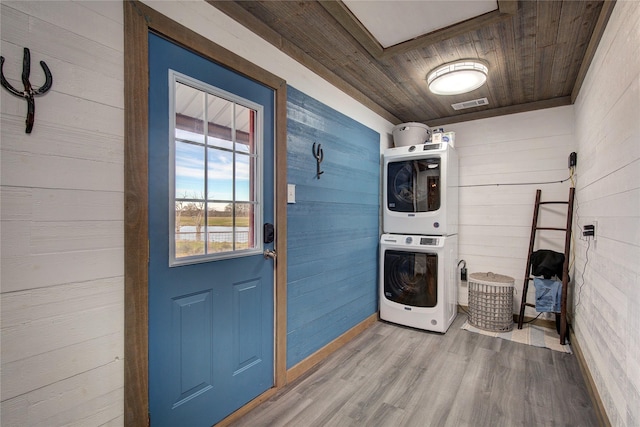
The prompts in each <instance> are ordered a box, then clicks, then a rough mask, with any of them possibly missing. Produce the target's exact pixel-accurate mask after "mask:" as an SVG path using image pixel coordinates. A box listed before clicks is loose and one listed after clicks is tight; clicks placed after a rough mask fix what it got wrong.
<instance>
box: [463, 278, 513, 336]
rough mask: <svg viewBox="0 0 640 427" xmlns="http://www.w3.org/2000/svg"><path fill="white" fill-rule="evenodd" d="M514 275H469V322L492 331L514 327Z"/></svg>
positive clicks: (503, 330)
mask: <svg viewBox="0 0 640 427" xmlns="http://www.w3.org/2000/svg"><path fill="white" fill-rule="evenodd" d="M513 283H514V280H513V277H509V276H503V275H501V274H494V273H472V274H470V275H469V281H468V284H469V323H470V324H471V325H473V326H475V327H476V328H480V329H484V330H487V331H492V332H508V331H510V330H512V329H513Z"/></svg>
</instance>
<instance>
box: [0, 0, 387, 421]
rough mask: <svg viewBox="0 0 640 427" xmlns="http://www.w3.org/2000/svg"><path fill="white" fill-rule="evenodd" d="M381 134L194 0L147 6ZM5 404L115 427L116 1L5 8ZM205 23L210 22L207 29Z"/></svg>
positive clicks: (119, 247) (8, 411)
mask: <svg viewBox="0 0 640 427" xmlns="http://www.w3.org/2000/svg"><path fill="white" fill-rule="evenodd" d="M146 3H148V4H149V5H150V6H151V7H154V8H156V9H158V10H159V11H160V12H161V13H163V14H165V15H167V16H170V17H172V18H174V19H175V20H177V21H178V22H180V23H182V24H184V25H186V26H187V27H189V28H191V29H193V30H194V31H196V32H199V33H201V34H203V35H205V36H206V37H208V38H210V39H212V40H214V41H215V42H216V43H218V44H221V45H223V46H224V47H226V48H227V49H229V50H232V51H234V52H236V53H238V54H240V55H242V56H243V57H245V58H247V59H248V60H250V61H252V62H254V63H256V64H258V65H260V66H262V67H263V68H266V69H268V70H269V71H271V72H273V73H275V74H277V75H279V76H281V77H283V78H285V79H286V80H287V82H288V83H289V84H291V85H293V86H295V87H296V88H298V89H299V90H302V91H304V92H305V93H307V94H309V95H311V96H313V97H315V98H316V99H318V100H320V101H322V102H323V103H325V104H327V105H329V106H331V107H332V108H335V109H337V110H339V111H341V112H343V113H344V114H346V115H348V116H350V117H353V118H354V119H356V120H358V121H360V122H361V123H363V124H365V125H366V126H369V127H371V128H372V129H374V130H376V131H378V132H379V133H380V134H381V135H382V137H381V144H387V143H388V137H389V133H390V130H391V128H392V125H391V124H390V123H389V122H387V121H386V120H383V119H381V118H380V117H379V116H377V115H376V114H374V113H373V112H371V111H370V110H368V109H367V108H365V107H363V106H362V105H360V104H359V103H358V102H357V101H355V100H353V99H352V98H350V97H348V96H347V95H345V94H344V93H342V92H340V91H339V90H338V89H336V88H334V87H332V86H330V85H329V84H328V83H327V82H325V81H324V80H322V79H321V78H319V77H318V76H316V75H314V74H311V73H309V72H308V71H307V70H306V69H305V68H304V67H302V66H301V65H300V64H298V63H297V62H295V61H294V60H292V59H291V58H288V57H286V56H285V55H284V54H282V53H281V52H279V51H278V50H277V49H276V48H275V47H273V46H271V45H269V44H267V43H266V42H264V40H262V39H261V38H260V37H258V36H256V35H255V34H252V33H250V32H249V31H248V30H247V29H245V28H244V27H242V26H241V25H239V24H237V23H236V22H234V21H233V20H231V19H230V18H228V17H226V16H225V15H224V14H222V13H221V12H219V11H217V10H216V9H215V8H213V7H211V6H210V5H208V4H206V3H205V2H199V1H184V2H179V1H171V2H167V1H159V2H158V1H156V2H153V1H150V2H146ZM0 19H1V22H0V28H1V39H2V45H1V50H2V56H4V57H5V58H6V62H5V64H4V72H5V75H6V76H7V78H8V80H9V81H10V83H11V84H13V85H14V86H15V87H17V88H22V86H21V81H20V75H21V72H22V48H23V47H28V48H30V50H31V59H32V67H31V81H32V82H33V84H34V86H35V87H39V86H40V84H41V83H42V82H44V76H43V73H42V69H41V68H40V66H39V65H38V63H39V61H41V60H44V61H45V62H46V63H47V65H48V66H49V68H50V69H51V71H52V74H53V79H54V83H53V88H52V89H51V90H50V91H49V92H48V93H47V94H46V95H44V96H41V97H38V98H36V122H35V127H34V130H33V133H32V134H30V135H27V134H25V132H24V128H25V125H24V121H25V116H26V103H25V102H24V100H22V99H19V98H16V97H14V96H12V95H10V94H9V93H8V92H7V91H6V90H4V89H2V90H0V92H1V93H2V94H1V115H0V120H1V123H0V125H1V146H0V148H1V182H0V184H1V185H0V198H1V210H0V219H1V221H0V226H1V227H2V230H1V231H2V253H1V262H2V269H1V270H2V271H1V283H0V284H1V289H0V290H1V304H2V306H1V327H2V347H1V359H2V361H1V363H2V372H1V376H2V377H1V381H0V382H1V394H0V400H1V408H0V417H1V422H0V424H1V425H2V426H3V427H5V426H6V427H13V426H15V427H26V426H47V427H52V426H62V425H65V426H66V425H77V426H100V425H113V426H119V425H122V424H123V410H124V409H123V407H124V403H123V399H124V393H123V383H124V379H123V378H124V366H123V365H124V363H123V353H124V351H123V342H124V325H123V323H124V301H123V297H124V295H123V282H124V280H123V270H124V243H123V242H124V234H123V233H124V231H123V230H124V229H123V218H124V206H123V185H124V184H123V183H124V174H123V162H124V150H123V135H124V111H123V106H124V93H123V88H124V85H123V75H124V63H123V61H124V60H123V38H124V37H123V8H122V2H120V1H28V2H26V1H13V2H12V1H2V4H1V5H0ZM214 23H215V24H214Z"/></svg>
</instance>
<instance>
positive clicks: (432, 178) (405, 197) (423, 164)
mask: <svg viewBox="0 0 640 427" xmlns="http://www.w3.org/2000/svg"><path fill="white" fill-rule="evenodd" d="M441 170H442V167H441V159H440V158H439V157H436V158H427V159H418V160H403V161H398V162H389V163H388V165H387V208H388V209H389V210H390V211H393V212H431V211H436V210H438V209H440V181H441V180H440V175H441Z"/></svg>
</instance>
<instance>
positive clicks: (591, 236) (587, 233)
mask: <svg viewBox="0 0 640 427" xmlns="http://www.w3.org/2000/svg"><path fill="white" fill-rule="evenodd" d="M597 230H598V221H591V222H589V223H587V224H585V225H583V226H582V236H581V237H580V238H581V239H582V240H593V241H595V240H596V233H597Z"/></svg>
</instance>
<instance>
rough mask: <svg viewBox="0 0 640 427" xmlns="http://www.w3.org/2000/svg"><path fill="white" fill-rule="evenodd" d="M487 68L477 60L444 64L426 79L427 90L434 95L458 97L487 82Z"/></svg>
mask: <svg viewBox="0 0 640 427" xmlns="http://www.w3.org/2000/svg"><path fill="white" fill-rule="evenodd" d="M488 71H489V69H488V68H487V66H486V65H485V64H484V63H482V62H480V61H477V60H470V59H467V60H462V61H455V62H450V63H448V64H444V65H441V66H439V67H438V68H436V69H435V70H433V71H431V72H430V73H429V75H428V77H427V84H428V85H429V90H430V91H431V92H432V93H434V94H436V95H459V94H461V93H467V92H471V91H472V90H475V89H478V88H479V87H480V86H482V85H483V84H484V83H485V82H486V81H487V73H488Z"/></svg>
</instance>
